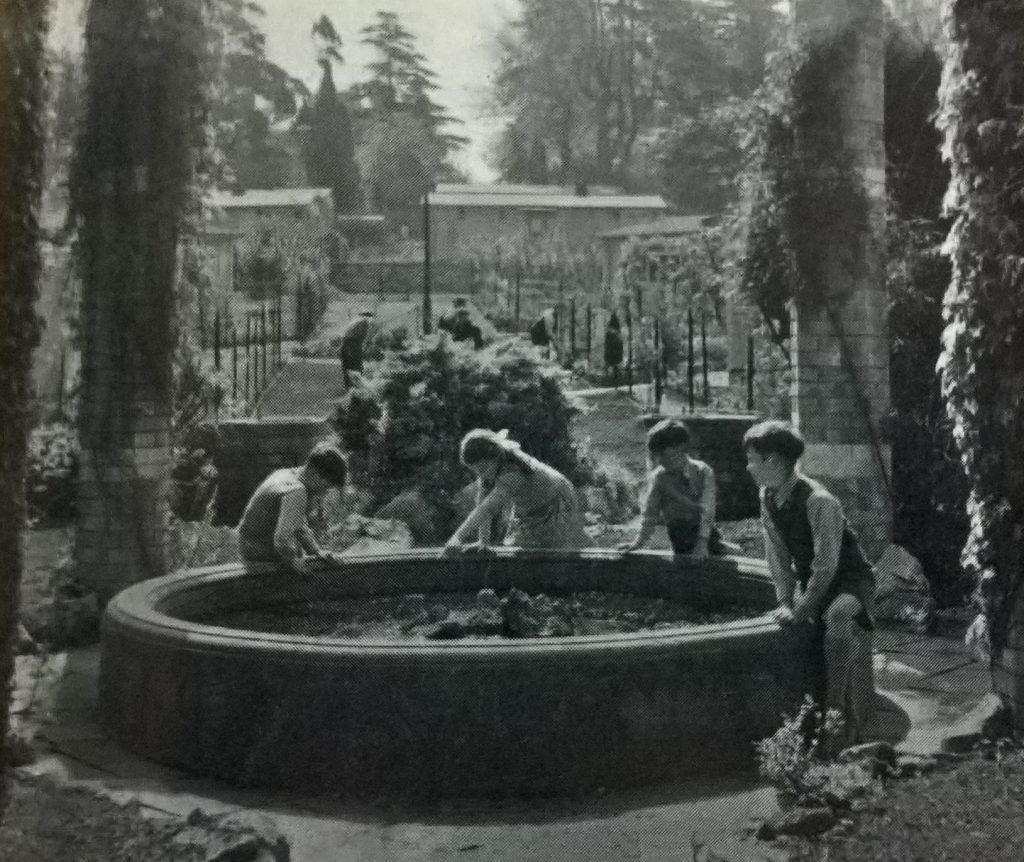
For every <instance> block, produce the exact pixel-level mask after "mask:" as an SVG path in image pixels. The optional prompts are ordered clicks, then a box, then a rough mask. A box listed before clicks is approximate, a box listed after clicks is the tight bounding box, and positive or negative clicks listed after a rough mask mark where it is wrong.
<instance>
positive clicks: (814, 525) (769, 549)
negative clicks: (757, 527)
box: [743, 420, 875, 743]
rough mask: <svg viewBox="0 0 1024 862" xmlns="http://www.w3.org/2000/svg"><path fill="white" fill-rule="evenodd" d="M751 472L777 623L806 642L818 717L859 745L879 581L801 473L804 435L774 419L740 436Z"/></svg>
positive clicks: (831, 503) (829, 502) (834, 506)
mask: <svg viewBox="0 0 1024 862" xmlns="http://www.w3.org/2000/svg"><path fill="white" fill-rule="evenodd" d="M743 448H744V451H745V452H746V456H747V471H748V472H749V473H750V475H751V477H752V478H753V479H754V481H755V482H756V483H757V485H758V486H759V487H760V489H761V525H762V528H763V530H764V538H765V555H766V557H767V561H768V569H769V571H770V572H771V576H772V579H773V580H774V581H775V594H776V598H777V600H778V607H777V608H776V611H775V618H776V619H777V620H778V622H779V624H780V625H782V626H786V627H789V628H791V629H794V630H795V631H796V633H798V634H800V635H802V637H803V638H804V639H805V643H806V651H805V654H804V655H805V662H804V679H805V685H806V691H807V693H808V694H810V695H811V696H812V697H813V698H814V699H815V702H816V703H817V704H818V708H819V710H824V709H838V710H840V711H841V712H842V713H843V715H844V718H845V720H846V723H845V727H846V736H847V739H846V742H848V743H852V742H857V741H859V735H860V732H861V730H862V727H863V722H864V721H865V720H866V716H863V715H859V714H857V712H856V708H857V705H858V704H860V703H864V702H865V698H864V697H863V694H864V693H863V692H857V691H854V690H853V687H854V683H855V681H856V677H857V675H856V674H855V673H854V670H855V659H856V657H857V654H858V651H859V648H860V647H861V646H862V643H863V640H864V639H865V638H867V639H870V636H871V635H870V633H871V631H872V630H873V629H874V623H873V620H872V609H873V604H874V596H875V574H874V570H873V569H872V567H871V564H870V563H868V561H867V560H866V559H865V557H864V554H863V552H862V551H861V549H860V545H859V544H858V542H857V537H856V535H855V534H854V532H853V530H852V529H851V528H850V525H849V524H848V523H847V521H846V516H845V514H844V513H843V506H842V504H841V503H840V502H839V500H837V499H836V498H835V497H834V496H833V495H832V494H831V493H829V491H828V490H827V489H826V488H825V487H824V486H823V485H821V484H820V483H818V482H816V481H814V480H813V479H810V478H808V477H807V476H805V475H804V474H803V473H802V472H801V471H800V469H799V467H798V462H799V459H800V456H801V455H802V454H803V451H804V441H803V438H802V437H801V436H800V434H799V432H798V431H797V430H796V429H795V428H793V427H792V426H791V425H789V424H787V423H785V422H779V421H775V420H770V421H767V422H761V423H760V424H758V425H755V426H754V427H753V428H751V429H750V430H749V431H747V433H746V434H745V435H744V437H743Z"/></svg>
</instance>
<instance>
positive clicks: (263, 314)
mask: <svg viewBox="0 0 1024 862" xmlns="http://www.w3.org/2000/svg"><path fill="white" fill-rule="evenodd" d="M260 345H261V346H262V348H263V386H262V387H261V391H262V390H263V389H266V387H267V304H266V303H265V302H264V303H263V304H262V305H261V306H260Z"/></svg>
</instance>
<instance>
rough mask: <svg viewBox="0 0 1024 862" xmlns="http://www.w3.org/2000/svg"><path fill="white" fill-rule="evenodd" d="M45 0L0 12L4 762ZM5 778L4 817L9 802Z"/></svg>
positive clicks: (32, 328) (31, 329)
mask: <svg viewBox="0 0 1024 862" xmlns="http://www.w3.org/2000/svg"><path fill="white" fill-rule="evenodd" d="M45 12H46V4H45V2H43V0H8V2H5V3H4V5H3V10H2V13H0V142H2V143H0V200H2V201H3V205H2V206H0V763H4V762H6V757H5V756H4V754H5V751H4V747H5V745H6V741H7V723H8V716H9V699H8V697H7V685H8V682H9V681H10V678H11V672H12V670H13V666H14V662H13V657H12V650H13V635H14V627H15V623H16V621H17V612H18V592H19V590H18V587H19V584H20V582H21V565H22V559H23V557H22V544H21V531H22V528H23V526H24V522H25V491H24V484H23V483H24V477H25V461H26V446H27V432H28V406H29V367H30V362H31V356H32V347H33V346H34V345H35V343H36V339H37V337H38V331H39V327H38V323H37V319H36V315H35V311H34V309H33V303H34V301H35V296H36V285H37V283H38V279H39V250H38V247H37V242H38V239H39V235H38V225H37V223H36V216H35V208H36V206H37V205H38V203H39V194H40V181H41V177H42V168H43V165H42V152H43V130H42V124H41V120H42V116H43V84H44V79H45V65H44V55H43V46H44V38H45V33H46V15H45ZM2 782H3V776H0V813H2V809H3V804H4V802H5V801H6V794H5V788H4V786H3V784H2Z"/></svg>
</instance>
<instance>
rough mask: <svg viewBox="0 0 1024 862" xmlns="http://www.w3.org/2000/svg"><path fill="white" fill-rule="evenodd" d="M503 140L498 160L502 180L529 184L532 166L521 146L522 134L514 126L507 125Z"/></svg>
mask: <svg viewBox="0 0 1024 862" xmlns="http://www.w3.org/2000/svg"><path fill="white" fill-rule="evenodd" d="M503 138H504V140H503V141H502V153H501V158H500V159H499V160H498V169H499V170H500V171H501V177H502V179H503V180H505V181H506V182H510V183H526V182H530V181H531V179H530V174H531V167H532V166H531V164H530V156H529V155H528V154H527V152H526V147H524V146H523V136H522V133H521V132H520V131H519V129H517V128H516V127H515V125H514V124H509V126H508V127H507V128H506V129H505V134H504V135H503Z"/></svg>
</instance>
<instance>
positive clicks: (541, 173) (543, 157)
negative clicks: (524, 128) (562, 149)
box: [529, 137, 548, 185]
mask: <svg viewBox="0 0 1024 862" xmlns="http://www.w3.org/2000/svg"><path fill="white" fill-rule="evenodd" d="M529 176H530V182H531V183H537V184H538V185H544V184H545V183H547V182H548V151H547V148H546V147H545V146H544V142H543V141H542V140H541V139H540V138H539V137H535V138H534V139H533V147H531V149H530V175H529Z"/></svg>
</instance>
